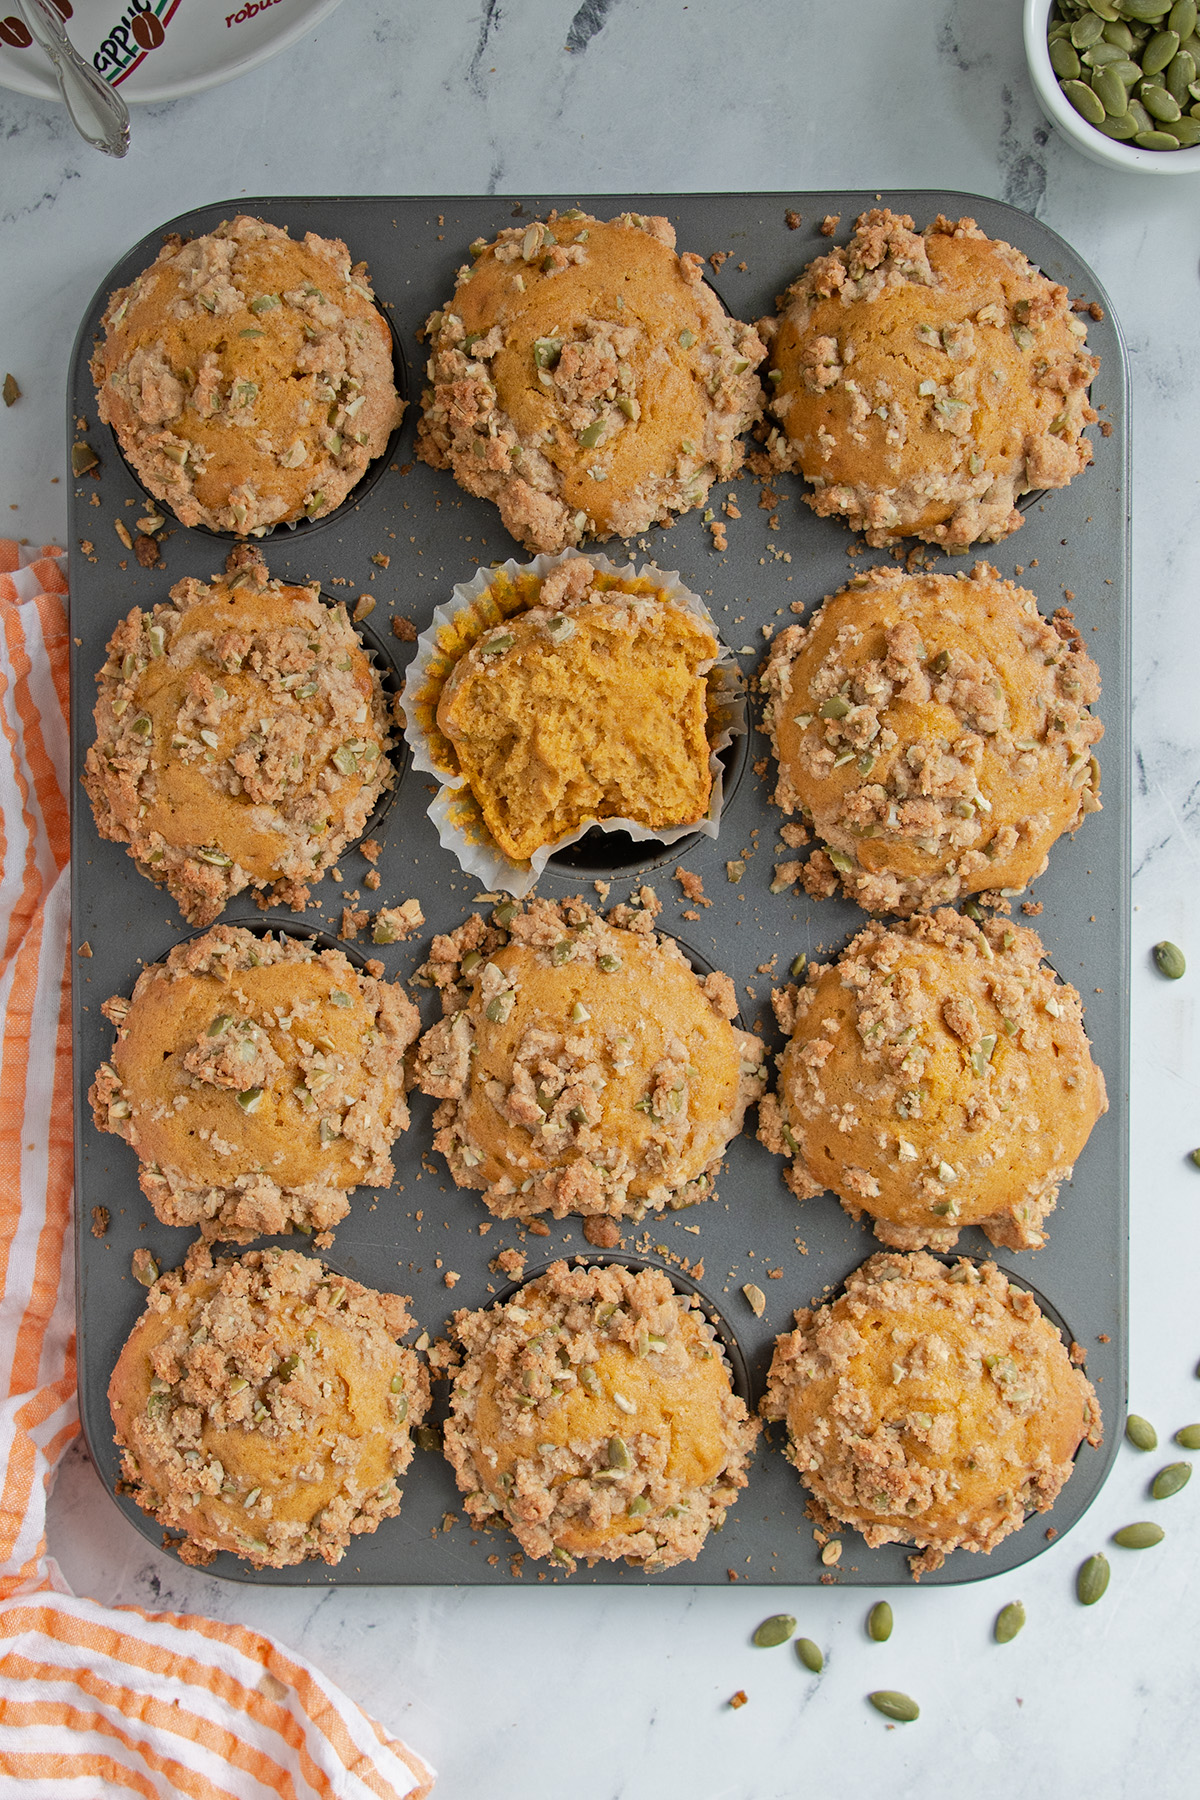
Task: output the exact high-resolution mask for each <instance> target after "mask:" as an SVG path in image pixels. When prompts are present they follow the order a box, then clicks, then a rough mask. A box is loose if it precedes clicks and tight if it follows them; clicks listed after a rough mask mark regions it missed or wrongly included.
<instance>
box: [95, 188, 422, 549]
mask: <svg viewBox="0 0 1200 1800" xmlns="http://www.w3.org/2000/svg"><path fill="white" fill-rule="evenodd" d="M102 324H103V326H104V334H105V335H104V342H103V343H102V344H101V345H100V346H99V348H98V349H97V350H96V353H95V355H94V356H93V357H92V376H93V379H94V380H95V383H96V391H97V394H98V397H99V409H100V417H101V418H102V419H104V420H105V421H106V422H107V423H108V424H110V425H111V426H112V428H113V430H114V432H115V433H116V436H117V441H118V443H119V444H120V446H121V449H122V451H123V453H124V455H125V457H126V459H127V461H128V462H129V463H130V465H131V466H132V468H133V470H134V472H135V473H136V475H137V477H138V479H139V480H140V481H141V482H142V484H143V486H144V487H146V488H147V489H148V490H149V492H150V493H152V494H153V495H154V497H155V499H156V500H161V501H163V502H165V504H166V505H167V506H169V507H170V508H171V510H172V511H173V512H174V514H175V516H176V517H177V518H178V519H179V520H180V522H181V523H182V524H184V525H207V526H208V527H210V529H212V530H213V531H231V532H237V533H238V534H239V535H250V534H253V535H254V536H261V535H262V534H263V532H264V531H268V530H270V528H271V527H272V526H273V525H278V524H282V523H287V524H291V523H294V522H295V521H296V520H297V519H319V518H321V517H322V516H323V515H324V514H325V513H328V512H332V510H333V508H334V507H335V506H337V505H339V504H340V503H341V501H342V500H344V499H345V497H346V495H347V494H348V493H349V492H350V489H351V488H352V487H354V485H355V484H356V482H358V481H359V480H360V478H361V477H362V475H363V473H364V471H365V470H366V468H367V465H368V464H369V463H370V461H371V460H372V458H373V457H376V456H382V454H383V452H384V450H385V449H386V448H387V441H388V438H389V437H390V435H391V433H392V432H393V431H395V430H396V428H397V427H398V425H399V424H400V420H401V418H402V416H403V413H404V402H403V401H402V400H401V399H400V397H399V395H398V394H397V392H396V389H395V385H394V382H393V378H392V377H393V370H392V339H391V333H390V332H389V330H388V327H387V325H386V323H385V321H384V319H383V316H382V314H381V313H379V312H378V311H377V309H376V306H375V296H374V294H373V293H372V292H371V288H370V285H369V284H368V281H367V268H366V264H365V263H356V264H354V266H353V267H352V266H351V263H350V254H349V251H348V250H347V249H346V246H345V244H343V243H342V242H341V241H340V240H339V239H337V238H321V237H316V236H314V234H313V233H312V232H311V231H309V232H306V233H305V235H304V239H303V241H302V242H296V241H294V240H293V239H292V238H290V237H289V236H288V233H287V231H286V229H283V228H281V227H280V226H278V225H268V224H267V223H266V222H265V221H264V220H262V219H251V218H247V217H246V216H245V215H244V214H243V215H241V216H239V217H238V218H236V219H233V220H228V221H226V222H225V223H223V224H221V225H218V226H217V229H216V230H215V231H211V232H207V233H206V234H205V235H204V236H203V237H198V238H192V239H190V240H189V241H188V242H187V243H184V242H181V240H180V239H179V238H178V237H175V236H171V237H169V238H168V239H167V241H166V242H165V243H164V245H163V247H162V249H161V250H160V251H159V253H158V256H157V257H156V258H155V260H154V262H153V263H152V264H151V266H150V268H148V269H146V270H145V271H144V272H143V273H142V274H141V275H139V276H138V277H137V279H136V280H135V281H133V282H132V283H131V284H130V285H129V287H126V288H118V289H117V291H116V293H115V294H113V295H112V297H111V299H110V300H109V302H108V305H107V307H106V308H105V312H104V318H103V320H102Z"/></svg>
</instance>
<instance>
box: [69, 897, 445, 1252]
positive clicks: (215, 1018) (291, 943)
mask: <svg viewBox="0 0 1200 1800" xmlns="http://www.w3.org/2000/svg"><path fill="white" fill-rule="evenodd" d="M373 966H374V967H375V968H376V969H379V968H380V965H378V964H375V965H373ZM380 972H382V971H381V970H380ZM102 1011H103V1012H104V1014H105V1016H106V1017H107V1018H109V1019H111V1020H112V1022H113V1024H114V1025H115V1026H116V1028H117V1041H116V1044H115V1046H114V1049H113V1054H112V1060H111V1062H107V1063H102V1064H101V1066H100V1070H99V1072H98V1074H97V1076H96V1080H95V1082H94V1083H93V1085H92V1089H91V1092H90V1094H89V1100H90V1102H91V1105H92V1108H93V1117H94V1119H95V1122H96V1125H97V1128H98V1129H99V1130H101V1131H112V1132H115V1133H116V1135H117V1136H118V1137H123V1138H124V1139H125V1141H126V1143H128V1144H130V1145H131V1146H132V1148H133V1149H134V1150H136V1152H137V1154H138V1159H139V1162H140V1163H141V1168H140V1171H139V1176H138V1179H139V1181H140V1182H141V1186H142V1190H143V1192H144V1193H145V1194H146V1196H147V1198H148V1199H149V1201H150V1203H151V1205H152V1206H153V1208H154V1210H155V1213H156V1214H157V1216H158V1217H159V1218H160V1219H161V1220H162V1221H163V1223H164V1224H167V1225H198V1226H199V1228H200V1230H201V1231H202V1232H203V1233H204V1235H205V1237H209V1238H214V1237H221V1238H226V1239H230V1240H231V1241H233V1242H236V1243H246V1242H248V1241H249V1240H250V1239H251V1238H254V1237H259V1236H261V1235H263V1234H265V1233H268V1232H276V1231H289V1230H292V1229H300V1230H305V1231H311V1230H313V1229H316V1230H318V1231H321V1232H324V1231H326V1230H327V1229H328V1227H329V1226H330V1225H332V1224H335V1223H336V1222H337V1220H338V1219H341V1218H344V1217H345V1215H346V1212H347V1210H348V1206H347V1202H346V1197H345V1194H346V1190H347V1189H348V1188H353V1187H357V1186H358V1185H359V1183H365V1184H367V1185H368V1186H372V1187H382V1186H385V1185H386V1184H387V1182H389V1181H390V1180H391V1178H392V1163H391V1159H390V1157H389V1155H388V1151H389V1149H390V1147H391V1145H392V1143H393V1142H394V1140H395V1139H396V1138H397V1137H398V1136H399V1134H400V1133H401V1132H402V1131H403V1130H404V1129H405V1128H406V1127H407V1125H408V1107H407V1105H406V1103H405V1099H404V1052H405V1050H406V1049H407V1048H408V1046H409V1044H411V1043H412V1041H413V1039H414V1038H415V1037H416V1035H417V1033H418V1031H419V1030H420V1019H419V1016H418V1014H417V1009H416V1007H415V1006H414V1005H413V1004H412V1002H411V1001H410V1000H409V999H408V998H407V997H406V996H405V994H404V993H403V992H402V990H401V989H400V987H399V986H397V985H395V984H393V983H391V982H387V981H381V980H379V979H378V978H377V976H375V975H370V974H364V973H362V972H361V971H360V970H358V969H357V968H355V966H354V965H353V963H351V962H350V961H349V960H348V958H347V957H345V956H344V955H343V954H342V952H341V951H340V950H318V949H317V948H316V946H315V945H314V944H313V943H312V942H311V940H305V939H299V938H292V937H284V936H280V937H279V938H274V937H272V936H271V934H270V933H269V932H266V933H263V934H262V935H258V934H256V933H254V932H251V931H247V930H245V929H244V928H243V927H240V926H233V925H217V926H214V928H213V929H212V930H211V931H209V932H207V933H206V934H205V935H204V936H203V937H198V938H194V939H192V940H191V941H190V942H187V943H183V944H177V945H176V946H175V948H174V949H173V950H172V951H171V953H170V955H169V956H168V957H167V960H166V962H165V963H154V964H152V965H151V967H149V968H147V969H144V970H143V971H142V973H141V974H140V975H139V976H138V980H137V985H136V987H135V988H134V990H133V998H132V999H131V1000H126V999H125V998H124V997H123V996H121V995H117V996H115V997H114V998H113V999H111V1000H108V1001H106V1002H105V1004H104V1006H103V1008H102Z"/></svg>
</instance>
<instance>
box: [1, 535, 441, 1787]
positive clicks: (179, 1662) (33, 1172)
mask: <svg viewBox="0 0 1200 1800" xmlns="http://www.w3.org/2000/svg"><path fill="white" fill-rule="evenodd" d="M65 570H66V559H65V556H64V554H63V552H62V551H61V550H59V549H57V548H56V547H55V546H54V545H47V546H45V547H44V548H42V549H40V550H36V551H30V550H28V549H26V548H24V547H22V546H20V545H17V544H14V543H12V542H10V541H7V540H5V539H0V629H2V630H3V643H0V1032H2V1036H0V1794H2V1795H5V1796H7V1795H9V1794H14V1795H15V1794H20V1795H22V1796H24V1795H29V1796H34V1795H37V1796H41V1795H45V1796H46V1797H47V1800H50V1797H51V1796H53V1797H54V1800H60V1797H64V1796H70V1795H78V1796H79V1800H99V1797H100V1796H102V1795H110V1794H112V1795H115V1794H122V1795H125V1794H139V1795H153V1796H155V1797H159V1796H161V1800H173V1797H174V1796H177V1795H186V1796H188V1797H189V1800H260V1796H261V1800H269V1797H271V1796H284V1797H286V1800H293V1797H294V1800H310V1797H315V1796H322V1797H334V1796H336V1797H337V1800H342V1796H346V1797H353V1800H359V1797H360V1796H361V1800H368V1797H371V1800H400V1797H401V1796H413V1797H414V1800H419V1797H421V1796H424V1795H426V1794H428V1793H429V1792H430V1791H431V1789H432V1787H433V1774H432V1771H431V1770H430V1769H429V1768H428V1767H427V1766H426V1765H425V1764H424V1763H423V1762H422V1761H421V1759H420V1758H419V1757H418V1756H416V1755H415V1754H414V1752H413V1751H411V1750H409V1749H408V1747H407V1746H406V1745H405V1744H403V1743H401V1742H400V1741H399V1740H398V1739H396V1738H394V1737H392V1736H390V1735H389V1734H388V1733H387V1732H386V1731H384V1730H383V1728H382V1727H381V1726H379V1725H377V1724H376V1723H375V1722H374V1720H372V1719H370V1718H368V1716H367V1715H366V1714H365V1713H364V1712H363V1711H362V1710H361V1709H360V1708H359V1707H358V1706H356V1705H355V1704H354V1702H353V1701H352V1700H350V1699H348V1698H347V1696H346V1695H345V1694H343V1693H342V1692H341V1691H340V1689H338V1688H337V1687H335V1686H334V1684H333V1683H332V1682H331V1681H328V1680H327V1679H326V1678H325V1677H324V1676H323V1675H322V1674H320V1673H319V1671H318V1670H316V1669H314V1668H313V1666H312V1664H311V1663H308V1662H305V1661H304V1659H303V1658H302V1657H299V1656H294V1655H292V1654H291V1653H290V1652H289V1651H287V1650H285V1649H284V1647H283V1646H282V1645H281V1644H277V1643H275V1642H273V1641H272V1640H271V1639H270V1638H267V1637H263V1636H261V1635H260V1634H259V1633H257V1632H253V1631H247V1630H243V1629H242V1628H241V1627H240V1626H236V1625H218V1624H214V1623H213V1622H212V1621H211V1620H209V1619H201V1618H196V1617H180V1616H178V1615H175V1614H172V1613H144V1612H142V1611H141V1610H140V1609H139V1608H137V1607H120V1608H116V1609H113V1608H109V1607H104V1606H100V1605H97V1604H96V1602H94V1601H91V1600H81V1599H76V1598H75V1597H74V1596H72V1595H70V1594H67V1593H65V1592H63V1591H62V1588H63V1583H62V1580H61V1577H60V1576H59V1575H58V1572H57V1570H56V1568H55V1566H54V1564H53V1561H52V1560H51V1559H50V1558H48V1557H47V1555H46V1533H45V1521H46V1493H47V1488H48V1486H49V1482H50V1479H51V1476H52V1474H53V1471H54V1466H55V1464H56V1462H57V1461H58V1458H59V1457H60V1456H61V1455H62V1453H63V1451H64V1450H65V1448H66V1446H67V1445H68V1444H69V1443H70V1441H71V1439H72V1438H73V1437H74V1435H75V1432H76V1431H77V1429H78V1415H77V1412H76V1405H75V1335H74V1292H73V1289H74V1276H73V1267H72V1255H71V1236H70V1216H71V1035H70V1033H71V1015H70V967H69V961H68V959H69V956H70V941H69V940H70V934H69V924H70V913H69V890H68V872H67V858H68V851H69V840H68V810H67V809H68V795H69V792H70V787H69V775H68V769H69V757H68V737H67V719H68V707H67V664H68V637H67V633H68V624H67V612H66V595H67V584H66V574H65Z"/></svg>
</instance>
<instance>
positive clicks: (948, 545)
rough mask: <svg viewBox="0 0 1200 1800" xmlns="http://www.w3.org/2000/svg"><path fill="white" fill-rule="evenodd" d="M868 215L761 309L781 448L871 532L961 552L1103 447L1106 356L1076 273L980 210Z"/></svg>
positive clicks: (823, 499) (821, 502) (821, 509)
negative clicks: (1028, 250)
mask: <svg viewBox="0 0 1200 1800" xmlns="http://www.w3.org/2000/svg"><path fill="white" fill-rule="evenodd" d="M912 223H913V222H912V220H911V219H910V218H908V217H907V216H903V215H897V214H895V213H891V212H888V211H887V210H886V209H884V210H882V211H881V210H878V209H875V210H872V211H870V212H865V213H863V214H862V215H861V216H860V217H859V219H858V221H857V224H856V227H855V231H854V235H853V237H852V238H851V239H850V242H849V243H848V244H847V245H846V247H845V249H833V250H830V251H829V252H828V253H827V254H826V255H824V256H819V257H817V259H816V261H815V262H812V263H810V264H809V266H808V268H807V269H805V271H804V273H803V274H802V275H801V276H800V278H799V280H798V281H796V282H795V283H794V284H793V285H792V286H791V287H790V288H789V289H788V290H787V292H786V293H785V294H784V295H783V296H782V297H781V299H780V312H779V317H778V318H777V319H764V320H762V321H760V323H759V326H758V330H759V332H760V333H761V334H762V335H763V336H764V337H765V338H766V339H767V341H768V344H769V348H770V364H771V366H770V370H769V381H768V391H769V392H770V394H771V398H770V402H769V410H770V413H771V414H772V416H773V417H774V419H775V420H776V421H777V425H778V429H772V430H771V432H770V434H769V437H768V439H767V450H768V455H769V459H770V462H771V464H772V466H773V467H775V468H777V469H787V470H796V471H798V472H799V473H800V474H801V475H803V476H804V478H805V480H806V481H808V482H809V483H810V484H811V487H812V492H811V493H809V494H806V495H805V499H806V500H807V501H808V503H809V505H810V506H811V507H812V508H813V510H814V512H817V513H819V514H820V515H821V516H822V517H825V516H827V515H829V514H836V515H837V516H838V517H840V518H843V519H845V521H846V523H847V524H848V525H851V526H853V527H854V528H855V529H858V530H862V531H864V532H865V533H866V538H867V542H868V543H869V544H876V545H882V544H895V543H898V542H899V541H900V539H901V538H904V537H919V538H924V539H925V540H926V542H928V543H932V544H938V545H941V546H942V547H944V548H945V549H947V550H950V551H957V550H965V549H966V548H967V546H968V545H969V544H975V543H983V544H991V543H995V542H997V541H998V540H999V539H1000V538H1004V537H1007V536H1008V535H1009V533H1010V532H1013V531H1016V530H1017V529H1018V527H1019V526H1020V524H1021V515H1020V513H1019V512H1018V511H1017V510H1016V507H1015V504H1014V502H1015V501H1016V500H1017V499H1018V498H1019V497H1020V496H1021V495H1022V494H1026V493H1029V492H1030V491H1031V490H1032V489H1036V488H1055V487H1065V486H1066V484H1067V483H1068V482H1069V481H1070V480H1071V478H1072V476H1074V475H1077V474H1078V473H1079V471H1080V470H1081V469H1084V468H1086V467H1087V465H1088V464H1089V463H1090V462H1091V460H1092V446H1091V444H1090V442H1089V441H1088V439H1087V438H1086V437H1084V435H1083V428H1084V426H1085V425H1086V424H1090V423H1091V422H1092V421H1093V420H1094V419H1095V417H1096V414H1095V412H1094V411H1093V409H1092V407H1091V406H1089V404H1088V398H1087V390H1088V387H1089V385H1090V383H1091V382H1092V380H1093V378H1094V377H1095V374H1096V371H1097V369H1098V368H1099V366H1100V363H1099V358H1098V357H1095V356H1091V355H1089V354H1088V352H1087V350H1086V349H1085V347H1084V341H1083V340H1084V338H1085V337H1086V335H1087V332H1086V327H1085V326H1084V324H1083V321H1082V320H1081V319H1079V318H1078V317H1077V316H1076V315H1075V314H1073V313H1072V311H1071V307H1070V303H1069V300H1068V296H1067V290H1066V288H1065V287H1061V286H1059V285H1058V283H1057V282H1052V281H1048V280H1047V279H1046V277H1045V276H1044V275H1042V274H1040V273H1039V272H1038V270H1037V269H1035V268H1034V267H1033V265H1032V264H1031V263H1030V262H1029V261H1028V260H1027V258H1026V257H1024V256H1023V255H1022V254H1021V252H1020V251H1019V250H1014V248H1013V246H1012V245H1011V244H1006V243H1003V242H1002V241H1001V240H999V239H997V238H989V237H986V236H985V235H984V233H983V232H982V231H980V229H979V227H978V226H977V225H976V223H975V221H974V220H973V219H958V220H952V219H944V218H940V217H939V218H937V219H935V220H934V221H933V224H932V225H930V226H929V227H928V229H927V230H926V231H924V232H923V233H921V232H914V230H913V228H912Z"/></svg>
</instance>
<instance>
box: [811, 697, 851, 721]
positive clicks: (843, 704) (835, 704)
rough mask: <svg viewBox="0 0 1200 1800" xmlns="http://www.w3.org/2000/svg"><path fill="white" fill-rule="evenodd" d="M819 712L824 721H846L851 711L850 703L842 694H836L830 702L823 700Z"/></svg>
mask: <svg viewBox="0 0 1200 1800" xmlns="http://www.w3.org/2000/svg"><path fill="white" fill-rule="evenodd" d="M817 710H818V712H819V713H820V715H821V717H822V718H823V719H844V718H845V716H846V714H847V713H848V712H849V711H850V702H849V701H848V700H845V699H843V697H842V695H841V694H834V695H833V696H832V697H831V698H830V699H828V700H822V702H821V704H820V706H819V707H818V709H817Z"/></svg>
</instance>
